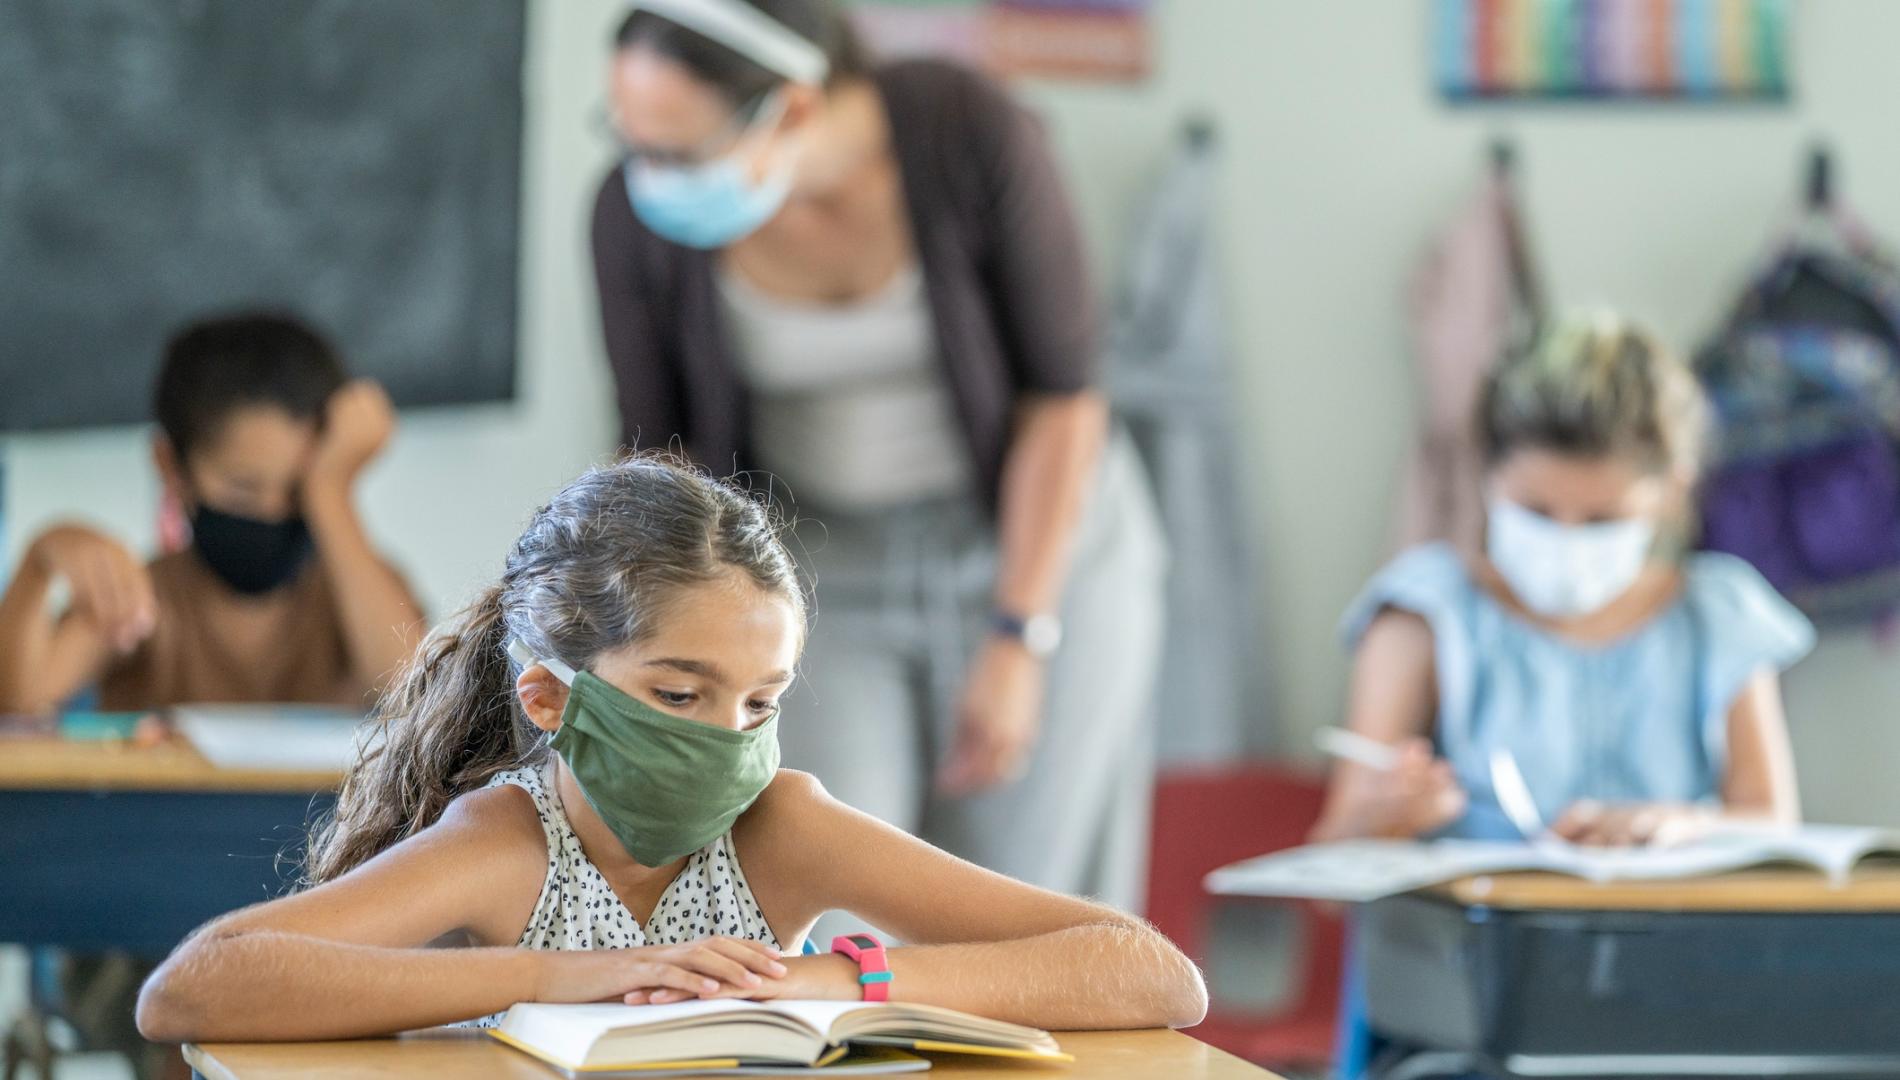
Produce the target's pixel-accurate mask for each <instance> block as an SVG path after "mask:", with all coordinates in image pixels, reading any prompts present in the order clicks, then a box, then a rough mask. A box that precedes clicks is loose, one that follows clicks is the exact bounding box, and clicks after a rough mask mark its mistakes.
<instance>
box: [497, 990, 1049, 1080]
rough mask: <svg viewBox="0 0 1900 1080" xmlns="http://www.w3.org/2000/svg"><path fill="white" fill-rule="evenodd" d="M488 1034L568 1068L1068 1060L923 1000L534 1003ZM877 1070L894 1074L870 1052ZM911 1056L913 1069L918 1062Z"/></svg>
mask: <svg viewBox="0 0 1900 1080" xmlns="http://www.w3.org/2000/svg"><path fill="white" fill-rule="evenodd" d="M490 1034H492V1035H494V1036H495V1037H496V1038H498V1039H500V1040H501V1041H503V1042H505V1043H507V1044H508V1045H510V1046H513V1047H515V1048H517V1049H520V1050H525V1051H527V1052H528V1053H530V1054H533V1055H534V1056H535V1057H538V1058H540V1059H542V1060H543V1061H547V1062H549V1063H551V1064H553V1065H557V1066H559V1067H561V1068H563V1069H566V1070H568V1071H570V1072H574V1073H583V1072H605V1071H615V1072H632V1071H641V1072H657V1071H675V1070H689V1069H690V1070H693V1071H695V1072H697V1073H699V1074H702V1075H703V1074H704V1073H705V1072H707V1071H711V1070H721V1069H725V1070H733V1071H738V1070H747V1071H751V1070H750V1069H749V1067H751V1066H761V1065H763V1066H778V1067H781V1068H783V1067H787V1066H793V1067H803V1068H812V1067H814V1066H818V1067H823V1068H824V1071H825V1072H828V1073H838V1072H848V1071H852V1063H851V1058H849V1057H847V1056H846V1055H847V1051H848V1050H856V1049H857V1048H860V1047H871V1048H881V1047H902V1048H905V1049H910V1050H944V1051H955V1052H959V1053H966V1054H989V1055H995V1056H1000V1057H1013V1058H1031V1059H1036V1060H1042V1061H1058V1062H1066V1061H1069V1060H1071V1059H1070V1057H1069V1056H1068V1055H1067V1054H1064V1053H1063V1052H1062V1049H1061V1048H1060V1047H1058V1046H1057V1045H1056V1041H1055V1039H1053V1038H1051V1037H1050V1035H1049V1033H1048V1032H1046V1031H1038V1030H1036V1029H1035V1028H1026V1027H1018V1026H1016V1025H1015V1024H1005V1023H1001V1022H999V1021H996V1020H985V1019H983V1018H982V1017H978V1016H971V1015H969V1014H968V1013H960V1012H957V1011H955V1010H954V1009H939V1008H935V1007H932V1006H929V1005H900V1004H894V1003H884V1004H866V1003H864V1002H858V1001H772V1002H756V1001H687V1002H682V1003H680V1004H677V1005H541V1004H521V1005H516V1006H515V1007H514V1008H512V1009H509V1010H508V1015H506V1016H504V1017H502V1021H501V1026H500V1027H498V1028H495V1029H494V1030H493V1031H491V1032H490ZM872 1056H873V1057H874V1058H876V1059H877V1060H878V1061H879V1062H883V1063H884V1064H879V1065H877V1066H876V1068H877V1071H880V1072H894V1071H903V1070H902V1068H901V1066H900V1067H897V1068H893V1067H892V1065H891V1064H889V1062H890V1059H891V1057H892V1055H889V1054H874V1055H872ZM927 1067H928V1062H925V1061H923V1060H922V1059H921V1058H920V1059H916V1061H915V1063H914V1065H913V1068H917V1069H922V1068H927Z"/></svg>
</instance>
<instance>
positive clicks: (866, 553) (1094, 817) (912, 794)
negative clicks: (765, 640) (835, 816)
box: [779, 437, 1167, 945]
mask: <svg viewBox="0 0 1900 1080" xmlns="http://www.w3.org/2000/svg"><path fill="white" fill-rule="evenodd" d="M791 539H792V541H793V542H792V547H793V548H794V550H795V551H797V552H798V554H799V557H800V559H801V561H802V562H803V563H804V564H805V568H806V570H807V572H808V573H810V574H811V575H812V578H813V581H814V584H815V590H816V594H817V605H816V611H815V618H814V621H813V626H812V635H811V640H810V642H809V644H808V645H807V647H806V650H805V657H804V662H803V667H802V670H801V673H800V679H799V682H798V684H797V686H796V687H795V689H794V690H793V691H792V693H791V695H790V697H789V699H788V701H787V703H786V708H785V721H784V722H783V723H782V724H781V725H780V729H779V737H780V740H781V744H782V746H783V750H784V761H785V764H786V766H787V767H790V768H795V769H803V770H806V771H809V772H812V773H814V774H816V775H817V776H818V778H819V779H820V780H822V781H823V782H824V785H825V787H826V788H827V789H828V790H829V791H830V792H831V793H832V794H833V795H834V796H836V797H837V798H838V799H840V800H842V801H844V802H846V803H849V804H850V805H852V806H855V807H857V808H858V809H860V810H864V811H866V812H867V813H870V814H873V815H876V816H877V817H879V818H882V819H883V820H885V821H887V822H889V823H891V824H893V825H896V826H898V827H899V828H902V829H904V830H906V831H909V832H911V833H914V834H916V835H918V836H921V837H922V838H923V839H925V840H928V841H930V842H931V843H934V844H936V845H938V846H939V847H942V848H944V849H945V850H947V851H949V852H951V853H953V854H955V855H959V856H962V857H963V858H966V859H969V860H970V861H972V862H975V863H977V864H979V865H982V866H986V867H988V868H990V869H992V870H996V871H999V872H1001V873H1004V874H1008V875H1010V876H1012V877H1016V878H1020V879H1022V880H1024V881H1028V882H1030V883H1032V884H1035V885H1041V886H1043V887H1045V888H1050V889H1056V890H1060V891H1062V892H1066V893H1075V894H1082V895H1089V896H1095V897H1098V898H1100V899H1102V900H1104V901H1106V902H1108V903H1111V904H1114V905H1116V906H1118V907H1121V908H1124V909H1127V910H1131V911H1132V910H1136V909H1137V908H1138V907H1139V905H1140V901H1141V896H1142V884H1143V875H1144V873H1145V871H1146V861H1147V860H1146V856H1147V839H1148V836H1147V833H1148V810H1149V805H1148V804H1149V797H1150V790H1151V786H1152V781H1153V773H1154V748H1153V734H1154V733H1153V719H1154V718H1153V709H1154V680H1155V675H1156V670H1155V669H1156V664H1157V659H1158V657H1159V655H1160V647H1161V632H1162V625H1163V603H1164V597H1163V587H1164V576H1165V573H1166V561H1167V560H1166V549H1165V543H1164V541H1163V539H1162V534H1161V529H1160V523H1159V520H1158V518H1157V516H1156V513H1155V509H1154V503H1153V500H1152V497H1151V495H1150V492H1149V488H1148V484H1147V480H1146V477H1145V476H1144V475H1143V473H1142V470H1141V466H1140V462H1139V460H1138V458H1137V457H1136V455H1135V453H1134V451H1133V448H1132V447H1131V446H1130V445H1129V444H1128V442H1127V440H1126V439H1124V438H1120V437H1117V438H1115V439H1113V440H1111V442H1110V444H1109V447H1108V450H1107V452H1106V453H1105V454H1104V457H1103V460H1102V464H1101V468H1100V470H1099V473H1098V476H1097V479H1096V485H1095V489H1094V491H1093V493H1092V495H1091V497H1090V500H1089V503H1088V507H1087V510H1086V511H1085V518H1084V521H1083V524H1082V527H1081V530H1080V532H1079V534H1078V537H1077V543H1076V547H1075V551H1074V557H1073V562H1072V568H1071V571H1070V574H1069V582H1068V585H1067V588H1066V591H1065V594H1064V598H1063V603H1062V617H1063V622H1064V629H1065V638H1064V641H1063V644H1062V648H1061V650H1060V651H1058V652H1057V654H1056V655H1055V656H1054V657H1053V658H1051V660H1050V662H1049V667H1048V672H1047V676H1048V679H1047V695H1048V697H1047V701H1046V703H1045V706H1044V710H1043V714H1042V728H1041V733H1040V737H1039V739H1038V741H1037V743H1036V745H1035V748H1034V751H1033V752H1032V755H1031V757H1030V760H1029V767H1028V770H1027V772H1026V773H1025V774H1024V775H1023V776H1022V777H1021V778H1020V779H1018V780H1016V781H1014V782H1011V783H1007V784H1005V785H1003V786H1000V787H997V788H993V789H990V790H988V791H985V792H981V793H979V794H976V795H973V796H966V797H961V798H947V797H944V796H942V795H939V794H938V793H937V792H936V791H935V790H934V788H933V784H932V781H933V778H934V774H935V772H936V769H937V766H938V764H939V763H940V762H941V761H942V760H943V759H944V757H945V756H946V755H947V754H948V753H949V751H950V748H951V746H952V745H953V739H954V734H955V722H956V715H955V708H956V701H957V697H958V694H959V692H960V690H961V688H962V680H963V675H964V671H965V668H966V667H967V665H968V663H969V661H970V658H971V657H972V655H973V654H974V652H975V650H976V649H977V648H978V647H979V646H980V645H981V644H982V642H983V639H984V637H985V635H986V634H987V633H988V632H989V625H988V624H989V617H990V611H991V601H992V592H993V587H994V585H995V579H996V565H997V548H996V533H995V528H994V526H993V525H992V524H991V523H990V522H988V521H987V520H986V519H985V517H984V516H983V514H982V513H981V512H980V509H979V508H978V507H976V506H975V505H973V504H972V503H970V502H969V501H968V500H957V501H951V502H938V503H931V504H925V505H920V506H911V507H906V508H904V509H901V510H898V511H892V512H885V513H879V514H875V515H862V516H854V515H841V514H833V513H821V512H814V511H809V510H808V511H806V512H805V514H804V515H803V520H801V522H800V523H799V526H798V528H797V529H796V532H795V536H794V537H792V538H791ZM840 872H841V873H875V872H876V870H875V868H867V867H853V868H840ZM833 928H834V927H833V925H832V924H831V922H830V921H828V922H827V924H826V925H825V926H824V927H823V929H825V930H827V931H829V930H831V929H833ZM815 937H817V940H818V943H819V944H820V945H824V944H826V943H827V942H828V941H829V940H830V939H829V937H828V936H823V935H815Z"/></svg>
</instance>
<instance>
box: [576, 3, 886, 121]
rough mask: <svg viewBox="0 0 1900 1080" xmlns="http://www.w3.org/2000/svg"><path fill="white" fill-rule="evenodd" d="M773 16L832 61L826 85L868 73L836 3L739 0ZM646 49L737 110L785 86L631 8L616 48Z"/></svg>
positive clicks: (709, 42) (714, 45) (705, 40)
mask: <svg viewBox="0 0 1900 1080" xmlns="http://www.w3.org/2000/svg"><path fill="white" fill-rule="evenodd" d="M741 2H743V3H749V4H751V5H752V6H753V7H755V8H758V9H759V10H760V11H762V12H764V13H765V14H767V15H769V16H771V18H772V19H773V20H774V21H776V22H778V23H779V24H781V25H783V26H784V27H785V28H786V29H787V30H790V31H792V32H793V33H795V34H797V35H799V36H800V37H802V38H804V39H805V40H807V41H810V42H812V43H813V44H815V45H817V46H818V47H819V48H820V49H821V50H823V51H824V54H825V59H827V60H829V61H830V62H831V74H830V76H829V77H828V79H827V80H826V81H827V82H828V83H830V84H836V83H837V82H838V81H840V80H842V79H848V78H853V77H856V76H860V75H863V74H864V73H865V72H867V71H869V70H870V59H869V56H868V54H867V53H866V52H865V48H864V43H863V41H862V40H861V39H859V37H858V34H857V31H856V30H854V29H853V28H852V26H851V20H850V19H849V17H847V16H846V15H845V13H844V12H843V11H841V10H839V7H838V5H837V4H836V3H835V2H834V0H741ZM636 46H638V47H643V48H649V49H652V50H653V51H655V52H657V53H659V54H660V55H662V56H665V57H668V58H670V59H673V60H677V61H679V62H680V63H681V64H683V65H685V67H686V69H687V70H688V71H691V72H692V73H693V74H694V75H695V76H696V77H698V78H699V79H700V80H701V81H703V82H705V83H706V84H708V85H710V86H712V87H713V88H714V89H716V90H718V91H719V92H720V93H721V94H722V95H724V96H725V98H726V99H727V100H728V101H730V102H732V106H733V108H735V109H739V108H745V107H749V106H752V105H756V104H757V103H758V102H759V101H760V100H761V99H762V98H764V97H765V95H766V94H768V93H770V92H771V91H772V90H774V89H775V88H777V87H778V85H779V84H780V83H783V82H784V81H785V77H784V76H783V75H780V74H779V73H778V72H776V71H772V70H770V69H768V68H766V67H763V66H761V65H759V64H758V63H755V62H754V61H752V60H750V59H748V58H747V57H746V56H744V55H743V54H741V53H738V52H735V51H734V50H732V49H730V48H727V47H726V46H724V45H722V44H720V43H719V42H717V41H714V40H713V39H711V38H709V37H707V36H706V35H704V34H701V33H699V32H698V31H696V30H688V29H687V28H685V27H683V26H681V25H680V24H678V23H676V22H674V21H672V20H671V19H668V18H666V17H665V16H663V15H659V14H656V13H654V12H651V11H647V10H645V9H642V8H635V9H634V11H633V13H632V14H630V15H628V16H627V17H626V19H625V20H623V21H622V22H621V24H620V29H619V30H618V31H616V32H615V33H614V47H615V48H617V49H630V48H634V47H636Z"/></svg>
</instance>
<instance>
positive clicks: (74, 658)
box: [0, 525, 158, 712]
mask: <svg viewBox="0 0 1900 1080" xmlns="http://www.w3.org/2000/svg"><path fill="white" fill-rule="evenodd" d="M61 580H64V581H65V582H66V583H67V588H68V590H69V591H70V593H71V600H70V602H69V603H68V605H67V610H66V611H65V612H64V613H63V614H56V613H54V612H52V611H51V610H49V609H48V606H47V603H48V601H49V599H50V598H51V596H52V592H53V587H54V585H55V584H56V583H57V582H59V581H61ZM157 616H158V612H157V601H156V599H155V598H154V596H153V592H152V580H151V576H150V575H149V574H148V573H147V571H146V569H145V566H144V564H142V563H140V562H139V560H138V558H137V557H136V556H134V555H133V554H132V553H131V552H130V551H128V550H126V548H125V547H124V545H122V544H120V543H119V542H118V541H116V540H113V539H112V538H110V537H108V536H106V535H104V534H103V533H100V532H97V531H96V530H93V529H91V528H88V527H86V526H83V525H56V526H54V527H53V528H50V529H48V530H46V531H45V532H43V533H41V534H40V535H39V536H37V537H35V538H34V540H33V542H32V543H31V544H30V545H29V546H28V547H27V551H26V554H25V556H24V557H23V558H22V559H21V560H20V566H19V569H18V570H17V571H16V572H15V573H14V576H13V580H12V581H11V582H10V583H9V584H8V586H7V590H6V594H5V596H4V598H0V642H5V643H6V647H5V648H3V649H0V710H5V711H12V712H43V711H45V710H47V709H51V708H53V707H54V706H56V705H58V704H59V703H60V702H61V701H64V700H65V699H66V698H68V697H70V696H72V694H73V693H75V692H76V691H78V690H79V689H80V688H81V687H83V686H85V685H86V684H87V683H90V682H92V681H93V680H94V679H96V678H97V677H98V676H99V675H100V673H102V672H103V671H104V670H105V668H106V666H107V664H109V663H110V662H111V660H112V657H113V656H114V655H117V654H123V653H126V652H130V651H131V650H132V649H134V648H137V647H138V644H139V643H140V642H141V641H143V640H145V638H146V637H148V636H150V634H151V633H152V630H153V628H154V626H155V625H156V623H157Z"/></svg>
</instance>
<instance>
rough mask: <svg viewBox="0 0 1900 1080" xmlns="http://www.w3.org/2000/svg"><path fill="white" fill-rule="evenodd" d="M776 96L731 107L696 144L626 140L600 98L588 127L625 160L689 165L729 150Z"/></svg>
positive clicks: (771, 94) (658, 165) (762, 96)
mask: <svg viewBox="0 0 1900 1080" xmlns="http://www.w3.org/2000/svg"><path fill="white" fill-rule="evenodd" d="M776 99H777V94H776V93H775V92H774V91H771V90H767V91H766V92H764V93H762V94H760V95H758V96H757V97H755V98H753V99H752V100H751V101H748V102H746V103H745V104H744V105H741V106H739V107H738V108H737V109H734V110H733V111H732V115H730V116H728V117H727V118H726V121H725V123H724V124H722V125H720V128H719V130H718V131H715V132H713V133H712V134H711V135H709V136H707V137H706V138H705V139H703V140H701V142H700V143H699V144H698V145H697V146H692V147H687V148H684V149H674V148H664V147H657V146H640V145H637V144H635V143H632V142H629V141H628V140H627V136H626V135H625V134H624V133H623V132H622V130H621V127H620V125H619V124H618V123H616V122H615V114H614V110H613V107H612V106H610V105H608V104H607V103H606V102H604V101H603V102H600V103H599V104H597V105H595V106H594V108H593V109H592V110H591V112H590V113H589V115H588V126H589V127H590V128H592V129H593V130H594V132H595V134H597V135H599V136H601V137H602V138H604V139H606V140H607V141H609V142H611V143H613V144H614V145H615V146H616V147H618V148H619V150H620V155H621V157H622V158H623V159H624V160H625V161H627V162H629V163H637V164H639V165H643V166H649V167H655V168H672V169H679V168H692V167H694V166H697V165H704V164H705V163H707V162H709V161H715V160H717V159H719V158H722V157H724V156H726V155H727V154H729V153H731V152H732V151H733V149H734V148H735V147H737V146H738V145H739V143H740V142H742V141H744V139H745V137H746V135H747V134H749V133H750V132H751V131H752V129H753V128H755V127H757V126H758V125H759V124H760V123H761V122H762V121H763V120H764V119H765V118H766V116H767V113H768V110H767V109H766V104H767V103H768V102H772V101H774V100H776ZM772 111H773V112H776V111H777V110H772Z"/></svg>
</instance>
